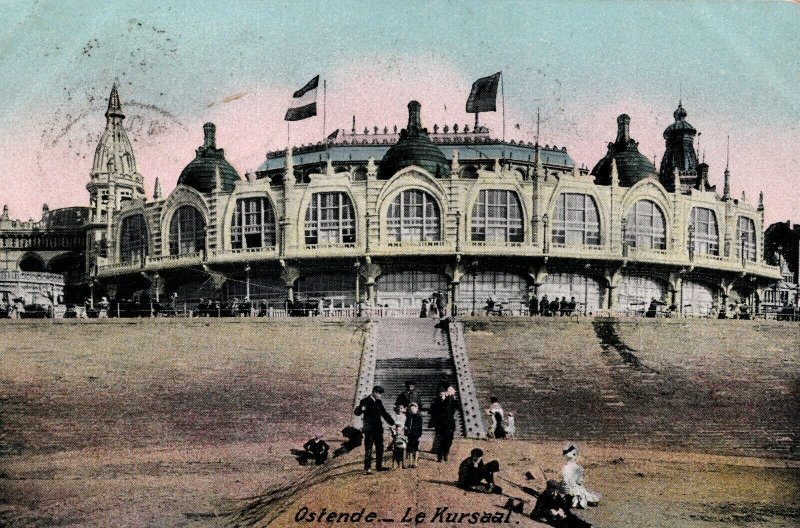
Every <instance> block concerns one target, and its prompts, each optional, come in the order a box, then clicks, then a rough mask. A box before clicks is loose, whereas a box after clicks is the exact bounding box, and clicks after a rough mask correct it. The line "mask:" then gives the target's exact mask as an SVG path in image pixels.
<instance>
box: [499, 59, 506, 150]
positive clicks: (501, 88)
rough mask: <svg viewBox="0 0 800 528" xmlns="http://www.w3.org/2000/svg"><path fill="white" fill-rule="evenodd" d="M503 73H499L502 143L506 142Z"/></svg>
mask: <svg viewBox="0 0 800 528" xmlns="http://www.w3.org/2000/svg"><path fill="white" fill-rule="evenodd" d="M504 85H505V83H504V82H503V72H502V71H501V72H500V97H501V99H502V102H503V141H504V142H505V140H506V92H505V89H504Z"/></svg>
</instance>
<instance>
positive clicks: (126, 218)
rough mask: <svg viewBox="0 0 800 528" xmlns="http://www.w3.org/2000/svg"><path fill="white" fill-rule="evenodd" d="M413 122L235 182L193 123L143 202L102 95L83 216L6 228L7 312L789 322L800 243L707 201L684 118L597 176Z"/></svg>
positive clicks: (617, 149) (559, 158)
mask: <svg viewBox="0 0 800 528" xmlns="http://www.w3.org/2000/svg"><path fill="white" fill-rule="evenodd" d="M422 112H423V110H422V108H421V106H420V104H419V103H417V102H416V101H411V102H410V103H408V123H407V125H406V126H405V128H402V129H401V130H398V127H397V126H392V127H380V128H379V127H374V128H372V129H371V130H369V129H366V128H365V129H364V130H363V131H356V128H355V119H354V122H353V126H352V128H351V129H350V130H337V131H336V132H334V134H331V136H329V138H328V140H326V141H324V142H320V143H317V144H312V145H302V146H299V147H293V148H290V149H287V150H283V151H277V152H270V153H268V154H267V156H266V159H265V160H264V161H263V163H262V164H261V165H260V167H258V169H257V170H256V171H254V172H252V173H248V174H245V175H244V177H242V176H241V175H240V173H239V172H238V171H237V170H236V169H235V168H234V167H233V166H232V165H231V164H230V163H228V161H227V160H226V159H225V152H224V150H223V149H222V148H220V147H219V146H218V145H217V131H216V127H215V126H214V125H213V124H212V123H206V124H205V125H204V126H203V130H202V135H201V133H200V132H201V131H200V130H198V142H200V141H201V139H202V143H201V144H200V146H199V147H198V148H197V149H196V151H195V156H194V159H193V160H192V161H191V162H190V163H188V165H186V167H185V168H184V169H183V171H182V172H181V174H180V176H179V178H178V183H177V186H176V187H175V188H174V189H173V190H172V191H171V192H169V193H164V192H163V191H162V188H161V186H160V184H159V179H158V178H156V179H155V189H154V192H153V195H152V197H148V196H146V193H145V188H144V185H143V178H142V175H141V174H140V173H139V172H138V169H137V164H136V157H135V155H134V151H133V147H132V144H131V142H130V140H129V139H128V136H127V134H126V132H125V128H124V126H123V122H124V118H125V115H124V112H123V107H122V105H121V103H120V99H119V95H118V93H117V89H116V87H114V88H113V89H112V92H111V96H110V98H109V103H108V110H107V112H106V114H105V115H106V118H107V124H106V128H105V131H104V132H103V134H102V137H101V139H100V142H99V145H98V146H97V150H96V153H95V156H94V162H93V165H92V167H91V172H90V174H89V183H88V184H87V190H88V193H89V197H88V207H72V208H67V209H60V210H56V211H48V210H47V209H46V207H45V209H44V211H43V217H42V220H41V221H38V222H34V221H32V220H31V221H27V222H20V221H13V220H10V219H9V217H8V212H7V211H4V213H3V216H2V218H0V266H2V271H0V292H2V293H0V294H1V295H2V302H3V303H4V304H6V305H9V304H13V303H14V302H15V300H17V302H20V300H21V303H22V304H25V305H44V306H47V307H48V309H49V310H50V312H52V313H59V312H60V305H61V304H64V305H67V304H75V305H77V306H84V304H85V303H86V304H87V305H88V306H90V307H94V306H95V304H97V303H98V302H100V300H101V299H102V300H103V301H104V302H107V303H109V304H110V305H112V306H117V307H118V308H117V310H119V306H125V304H124V303H133V304H136V305H139V306H141V305H147V304H150V305H153V304H156V305H159V306H164V305H169V306H170V307H171V310H173V311H176V312H184V311H192V310H196V307H198V305H200V303H201V300H202V302H203V303H205V304H204V306H206V309H209V310H211V311H213V310H214V307H217V310H221V308H219V307H220V306H231V305H232V303H234V302H236V303H238V304H239V305H243V306H248V307H252V308H253V309H254V310H256V311H261V312H262V314H263V313H266V314H284V313H286V309H287V306H288V307H290V308H291V307H292V306H304V307H309V306H312V307H314V310H313V311H314V313H323V314H343V315H345V314H352V313H359V312H360V313H363V312H364V311H365V310H367V311H370V313H373V314H385V315H415V316H416V315H418V314H419V312H420V307H421V306H422V304H423V302H424V301H425V300H426V299H431V298H432V296H433V295H434V293H437V292H438V296H439V297H440V298H441V299H443V300H444V304H445V306H446V311H447V313H458V314H468V313H485V309H486V306H487V303H488V304H491V306H492V310H491V311H492V313H508V314H515V315H526V314H527V313H528V310H529V308H530V306H531V302H530V301H531V300H532V299H533V298H534V297H535V298H536V299H537V301H538V300H539V299H541V298H542V297H544V296H547V297H548V299H550V300H552V299H558V300H562V299H566V300H567V301H571V302H572V303H573V304H574V306H573V308H572V309H571V310H570V313H574V314H586V315H588V314H597V313H607V312H609V311H610V312H615V313H619V314H630V315H636V314H644V313H645V312H646V311H647V310H648V307H651V306H653V305H657V306H658V307H659V308H658V311H659V313H670V314H674V315H687V316H688V315H692V316H717V315H718V314H719V313H720V312H723V314H725V313H728V314H730V315H733V314H734V313H736V314H738V313H740V312H741V313H749V314H754V313H763V312H764V310H765V309H766V308H768V307H772V308H774V309H777V308H779V307H781V306H784V305H795V306H796V305H797V302H798V299H797V291H798V290H797V289H796V288H797V286H796V285H797V282H798V278H797V264H798V256H797V247H798V231H797V226H795V228H794V230H792V229H791V228H790V227H788V226H787V227H786V229H784V228H782V227H781V226H785V225H786V224H776V225H774V226H772V227H771V228H770V229H769V230H766V233H767V235H769V234H770V233H771V232H774V234H775V236H776V237H783V238H781V240H784V239H785V242H781V243H780V244H779V245H776V244H773V243H772V242H770V241H769V240H767V239H766V238H765V228H766V226H765V225H764V203H763V197H762V196H759V197H758V198H757V199H756V200H755V203H753V202H751V201H748V200H747V199H745V196H744V194H743V193H742V195H741V197H740V198H738V197H737V198H735V197H734V196H733V193H732V186H733V184H734V177H733V176H732V173H733V171H731V170H730V168H729V167H725V168H724V170H723V171H720V170H717V171H715V172H717V173H720V172H721V174H715V176H714V178H713V179H714V180H717V179H718V178H719V176H721V179H722V188H721V189H719V188H717V187H716V186H715V185H712V184H711V179H710V178H711V176H710V175H711V174H712V172H711V170H710V167H709V166H708V165H707V164H705V163H704V162H701V161H699V160H698V155H697V153H696V151H695V145H694V144H695V141H694V140H695V136H696V135H697V131H696V130H695V128H694V127H692V125H690V124H689V122H688V121H687V120H686V118H687V112H686V110H685V109H684V108H683V106H682V105H681V104H679V105H678V107H677V109H676V110H675V111H674V114H673V116H674V122H673V123H672V124H670V125H669V126H668V127H667V128H666V130H664V140H665V151H664V154H663V156H662V158H661V162H660V166H659V167H658V168H657V167H656V166H655V165H654V163H653V161H652V160H650V159H648V158H647V157H646V156H644V155H643V154H642V153H640V152H639V150H638V143H637V142H636V141H635V140H634V138H633V136H634V135H635V122H632V120H631V118H630V117H629V116H628V115H625V114H623V115H620V116H619V117H618V118H617V127H618V130H617V135H616V138H608V139H611V140H612V141H610V142H609V143H608V150H607V153H606V155H605V156H604V157H603V158H602V159H600V160H599V161H597V162H596V163H595V164H594V165H593V168H591V169H590V168H589V167H584V166H582V165H578V164H577V163H576V162H575V161H574V160H573V159H572V158H571V157H570V155H569V153H568V151H567V149H566V148H565V147H557V146H555V145H549V144H544V145H543V144H540V143H539V141H538V140H537V141H536V142H526V141H516V140H511V141H503V140H499V139H497V138H496V137H493V136H492V135H491V134H490V132H489V130H488V129H487V128H485V127H482V126H477V127H472V128H470V127H469V126H468V125H458V124H456V125H452V126H448V125H444V126H439V125H433V126H432V127H431V128H430V129H428V128H425V127H424V126H423V124H422V121H423V114H422ZM221 132H223V134H221V135H222V136H224V131H221ZM712 134H713V132H712ZM187 157H190V153H187ZM154 176H158V175H154ZM161 176H162V178H161V179H164V176H166V175H161ZM741 177H742V178H744V177H745V176H744V175H742V176H741ZM776 226H777V227H776ZM787 229H788V233H789V234H787V233H785V232H784V231H786V230H787ZM792 237H794V238H792ZM765 246H766V247H767V248H768V251H765ZM779 256H780V257H779ZM787 256H788V258H787ZM776 258H777V260H776ZM792 288H795V289H794V290H792ZM776 292H778V293H776ZM786 292H788V293H786ZM259 307H260V310H259Z"/></svg>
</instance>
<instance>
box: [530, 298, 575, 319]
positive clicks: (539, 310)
mask: <svg viewBox="0 0 800 528" xmlns="http://www.w3.org/2000/svg"><path fill="white" fill-rule="evenodd" d="M577 307H578V302H577V301H576V300H575V297H572V298H571V299H570V300H569V301H568V300H567V298H566V297H561V300H560V301H559V300H558V297H555V298H554V299H553V300H552V301H551V300H550V299H548V298H547V295H542V298H541V300H539V299H537V298H536V296H535V295H532V296H531V299H530V301H529V302H528V313H529V314H530V315H531V316H534V315H542V316H545V317H554V316H556V315H560V316H564V315H572V314H573V313H575V309H576V308H577Z"/></svg>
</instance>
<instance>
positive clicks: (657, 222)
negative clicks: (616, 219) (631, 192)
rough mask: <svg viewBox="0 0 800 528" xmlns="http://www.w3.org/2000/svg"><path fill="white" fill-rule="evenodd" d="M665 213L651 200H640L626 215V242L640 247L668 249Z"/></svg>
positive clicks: (634, 246) (631, 245)
mask: <svg viewBox="0 0 800 528" xmlns="http://www.w3.org/2000/svg"><path fill="white" fill-rule="evenodd" d="M664 226H665V222H664V213H662V212H661V209H659V207H658V206H657V205H656V204H655V203H653V202H651V201H650V200H639V201H638V202H636V203H635V204H633V207H631V208H630V209H628V214H627V215H626V216H625V243H626V244H627V245H628V247H633V248H640V249H667V232H666V229H665V227H664Z"/></svg>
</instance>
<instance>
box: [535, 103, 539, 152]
mask: <svg viewBox="0 0 800 528" xmlns="http://www.w3.org/2000/svg"><path fill="white" fill-rule="evenodd" d="M539 123H540V120H539V107H538V106H537V107H536V152H537V154H538V152H539Z"/></svg>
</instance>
